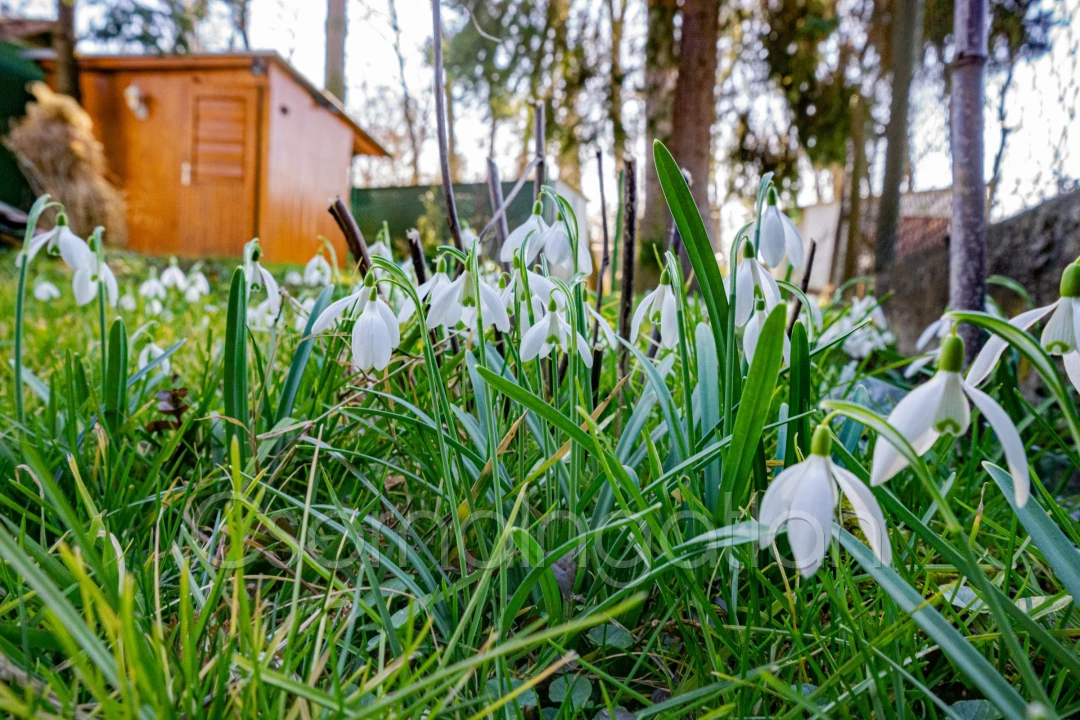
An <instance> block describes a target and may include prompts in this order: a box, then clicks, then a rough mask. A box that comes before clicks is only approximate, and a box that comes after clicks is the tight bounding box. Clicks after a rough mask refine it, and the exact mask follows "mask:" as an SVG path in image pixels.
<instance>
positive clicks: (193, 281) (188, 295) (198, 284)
mask: <svg viewBox="0 0 1080 720" xmlns="http://www.w3.org/2000/svg"><path fill="white" fill-rule="evenodd" d="M209 294H210V281H209V280H207V279H206V276H205V275H203V274H202V271H200V270H192V271H191V274H190V275H188V277H187V290H185V291H184V299H185V300H187V301H188V302H189V303H194V302H198V301H199V299H200V298H202V297H204V296H206V295H209Z"/></svg>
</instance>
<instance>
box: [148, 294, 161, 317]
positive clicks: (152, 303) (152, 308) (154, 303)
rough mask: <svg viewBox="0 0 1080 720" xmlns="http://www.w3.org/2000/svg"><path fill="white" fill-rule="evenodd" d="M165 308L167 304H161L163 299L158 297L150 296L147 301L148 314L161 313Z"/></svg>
mask: <svg viewBox="0 0 1080 720" xmlns="http://www.w3.org/2000/svg"><path fill="white" fill-rule="evenodd" d="M164 310H165V306H164V305H162V304H161V301H160V300H158V299H157V298H150V300H149V301H148V302H147V303H146V314H147V315H160V314H161V313H162V312H163V311H164Z"/></svg>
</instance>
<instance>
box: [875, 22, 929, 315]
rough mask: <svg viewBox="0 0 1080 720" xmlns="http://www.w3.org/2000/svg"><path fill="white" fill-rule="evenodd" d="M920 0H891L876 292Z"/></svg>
mask: <svg viewBox="0 0 1080 720" xmlns="http://www.w3.org/2000/svg"><path fill="white" fill-rule="evenodd" d="M922 4H923V3H922V0H905V1H903V2H894V3H893V4H892V7H893V16H892V25H893V27H892V31H893V38H892V40H893V77H892V100H891V101H890V105H889V124H888V127H887V128H886V129H885V143H886V145H885V176H884V179H883V181H882V186H881V199H880V200H879V201H878V217H877V247H876V249H875V252H874V258H875V269H876V270H877V276H878V280H877V283H878V284H877V288H876V291H877V294H878V297H880V296H881V295H882V294H883V293H884V292H885V291H886V290H888V282H889V280H888V274H889V268H890V267H891V266H892V264H893V260H894V259H895V258H896V236H897V230H898V227H897V226H898V224H899V222H900V183H901V181H902V180H903V178H904V166H905V165H906V164H907V144H908V108H909V106H910V96H911V79H912V76H913V75H914V73H915V63H916V62H917V60H918V58H919V57H920V56H921V53H920V52H919V46H920V44H921V42H922V39H921V35H922V33H921V32H920V29H921V28H922Z"/></svg>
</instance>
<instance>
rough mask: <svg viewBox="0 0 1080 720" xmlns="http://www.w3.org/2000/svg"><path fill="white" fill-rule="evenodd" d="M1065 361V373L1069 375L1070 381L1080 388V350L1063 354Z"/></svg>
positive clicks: (1062, 357)
mask: <svg viewBox="0 0 1080 720" xmlns="http://www.w3.org/2000/svg"><path fill="white" fill-rule="evenodd" d="M1061 359H1062V361H1063V362H1064V363H1065V374H1066V375H1068V376H1069V382H1071V383H1072V386H1073V387H1074V388H1076V389H1077V390H1080V351H1076V350H1073V351H1072V352H1071V353H1065V354H1064V355H1062V356H1061Z"/></svg>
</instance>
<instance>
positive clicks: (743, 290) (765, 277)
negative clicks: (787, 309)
mask: <svg viewBox="0 0 1080 720" xmlns="http://www.w3.org/2000/svg"><path fill="white" fill-rule="evenodd" d="M754 288H759V289H760V290H761V296H762V297H763V298H764V299H765V311H766V312H772V309H773V308H774V307H776V305H777V304H778V303H779V302H780V287H779V286H778V285H777V284H776V280H775V279H774V278H773V276H772V275H771V274H769V271H768V270H766V269H765V268H763V267H762V266H761V263H759V262H758V261H757V258H756V257H754V247H753V245H751V244H750V243H749V242H747V243H746V244H744V245H743V259H742V262H741V263H739V267H738V269H737V270H736V271H735V324H736V325H738V326H739V327H742V326H743V325H745V324H746V323H747V321H749V320H750V315H751V314H752V313H753V311H754V304H755V300H754V297H755V292H754Z"/></svg>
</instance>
